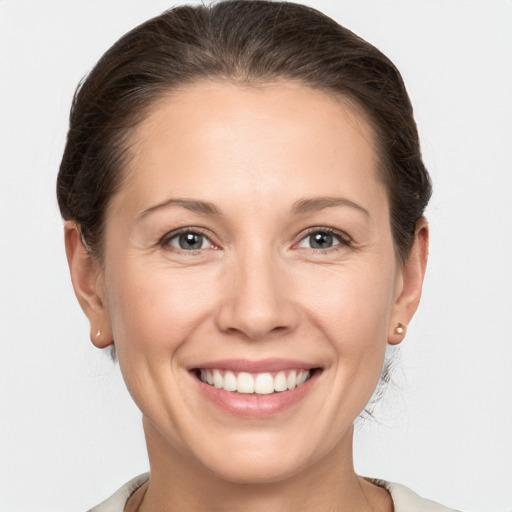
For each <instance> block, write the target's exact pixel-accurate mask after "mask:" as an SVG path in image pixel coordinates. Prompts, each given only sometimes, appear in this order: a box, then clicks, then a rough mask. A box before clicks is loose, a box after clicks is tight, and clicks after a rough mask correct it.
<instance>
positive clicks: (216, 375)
mask: <svg viewBox="0 0 512 512" xmlns="http://www.w3.org/2000/svg"><path fill="white" fill-rule="evenodd" d="M213 385H214V386H215V387H216V388H222V387H223V386H224V379H223V378H222V373H220V372H219V370H213Z"/></svg>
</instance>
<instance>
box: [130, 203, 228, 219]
mask: <svg viewBox="0 0 512 512" xmlns="http://www.w3.org/2000/svg"><path fill="white" fill-rule="evenodd" d="M169 206H181V207H182V208H186V209H187V210H190V211H192V212H197V213H203V214H206V215H215V216H219V217H220V216H221V212H220V210H219V209H218V208H217V207H216V206H215V205H214V204H213V203H209V202H207V201H197V200H195V199H167V200H166V201H163V202H161V203H158V204H156V205H155V206H152V207H151V208H148V209H147V210H144V211H143V212H142V213H141V214H140V217H141V218H142V217H145V216H146V215H148V214H150V213H153V212H154V211H155V210H160V209H161V208H168V207H169Z"/></svg>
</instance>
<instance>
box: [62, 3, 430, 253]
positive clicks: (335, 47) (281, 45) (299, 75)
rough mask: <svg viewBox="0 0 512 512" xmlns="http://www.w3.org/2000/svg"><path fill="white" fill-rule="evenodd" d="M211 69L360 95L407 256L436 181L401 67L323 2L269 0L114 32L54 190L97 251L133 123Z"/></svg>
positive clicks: (80, 106) (79, 109)
mask: <svg viewBox="0 0 512 512" xmlns="http://www.w3.org/2000/svg"><path fill="white" fill-rule="evenodd" d="M215 78H217V79H219V78H221V79H228V80H232V81H236V82H242V83H247V84H254V83H262V82H267V81H275V80H276V79H287V80H292V81H296V82H299V83H301V84H304V85H306V86H309V87H313V88H317V89H321V90H324V91H327V92H331V93H335V94H337V95H338V96H340V97H342V98H346V99H348V100H349V101H351V102H353V103H355V104H356V105H358V106H359V107H360V109H362V111H363V112H364V114H365V115H366V117H367V119H368V121H369V122H370V124H371V126H372V127H373V130H374V133H375V140H376V144H377V149H378V151H379V155H380V158H381V170H380V172H381V176H382V179H383V181H384V183H385V184H386V187H387V191H388V196H389V201H390V210H391V218H390V222H391V229H392V233H393V238H394V243H395V251H396V253H397V256H398V258H399V259H400V260H401V261H403V260H405V259H406V258H407V256H408V254H409V252H410V249H411V247H412V244H413V241H414V232H415V227H416V223H417V221H418V219H420V217H421V216H422V215H423V212H424V209H425V207H426V205H427V203H428V200H429V198H430V195H431V184H430V179H429V176H428V173H427V171H426V169H425V166H424V164H423V162H422V159H421V153H420V146H419V139H418V133H417V129H416V124H415V121H414V118H413V111H412V106H411V103H410V101H409V98H408V96H407V92H406V90H405V86H404V83H403V80H402V78H401V76H400V73H399V72H398V70H397V69H396V67H395V66H394V65H393V63H392V62H391V61H390V60H389V59H388V58H387V57H386V56H385V55H383V54H382V53H381V52H380V51H379V50H377V49H376V48H375V47H374V46H372V45H371V44H369V43H367V42H366V41H364V40H362V39H361V38H359V37H358V36H356V35H355V34H353V33H352V32H350V31H349V30H347V29H346V28H344V27H342V26H340V25H339V24H338V23H336V22H335V21H334V20H332V19H331V18H329V17H327V16H325V15H324V14H322V13H320V12H319V11H317V10H315V9H312V8H310V7H306V6H303V5H298V4H294V3H288V2H285V3H282V2H274V1H266V0H227V1H221V2H219V3H216V4H214V5H212V6H204V5H200V6H180V7H176V8H174V9H171V10H169V11H166V12H164V13H163V14H161V15H160V16H157V17H156V18H153V19H151V20H149V21H147V22H146V23H143V24H142V25H140V26H138V27H136V28H135V29H133V30H132V31H130V32H129V33H127V34H126V35H125V36H123V37H122V38H121V39H120V40H119V41H117V43H115V44H114V46H112V47H111V48H110V49H109V50H108V51H107V52H106V53H105V54H104V55H103V57H102V58H101V59H100V61H99V62H98V63H97V64H96V66H95V67H94V69H93V70H92V71H91V73H90V74H89V75H88V76H87V77H86V79H85V80H83V81H82V83H81V84H80V85H79V86H78V88H77V91H76V93H75V97H74V100H73V105H72V109H71V114H70V127H69V132H68V138H67V143H66V147H65V150H64V155H63V158H62V163H61V166H60V171H59V176H58V179H57V197H58V202H59V207H60V210H61V213H62V216H63V217H64V219H73V220H76V221H77V222H78V224H79V225H80V229H81V232H82V238H83V241H84V244H85V246H86V247H87V248H88V249H89V250H90V251H91V252H92V253H93V254H96V255H98V256H99V255H101V249H102V236H103V227H104V226H103V225H104V217H105V211H106V207H107V206H108V202H109V200H110V198H111V197H112V195H113V194H115V192H116V190H118V188H119V186H120V184H121V181H122V171H123V163H124V162H125V160H126V158H127V155H128V153H127V149H128V147H129V141H130V134H131V132H132V130H133V129H134V128H135V127H136V126H137V124H138V123H139V122H140V121H141V120H142V119H143V118H144V116H145V115H146V114H147V113H148V110H149V109H150V108H151V107H152V106H153V105H154V104H155V102H156V101H157V100H158V99H159V98H161V97H162V96H163V95H165V94H167V93H168V92H169V90H172V89H173V88H176V87H178V86H183V85H186V84H187V83H193V82H197V81H200V80H205V79H215Z"/></svg>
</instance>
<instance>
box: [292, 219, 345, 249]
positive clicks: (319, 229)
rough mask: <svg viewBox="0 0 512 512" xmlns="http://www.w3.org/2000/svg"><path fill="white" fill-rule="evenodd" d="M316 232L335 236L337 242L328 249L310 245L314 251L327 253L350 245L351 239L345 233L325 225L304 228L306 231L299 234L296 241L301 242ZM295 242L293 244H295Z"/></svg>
mask: <svg viewBox="0 0 512 512" xmlns="http://www.w3.org/2000/svg"><path fill="white" fill-rule="evenodd" d="M316 233H327V234H329V235H331V236H333V237H334V238H336V239H337V241H338V242H339V244H337V245H334V246H332V247H329V248H328V249H315V248H312V247H311V248H310V250H313V251H315V253H320V254H327V253H330V252H335V251H339V250H340V248H341V247H350V246H351V245H352V239H351V238H350V237H349V236H348V235H347V234H346V233H344V232H342V231H338V230H337V229H333V228H329V227H325V226H316V227H312V228H308V229H307V230H306V233H305V234H304V235H303V236H301V238H300V240H299V241H298V242H297V243H300V242H302V240H304V239H306V238H308V237H309V236H311V235H314V234H316ZM297 243H296V244H294V245H297Z"/></svg>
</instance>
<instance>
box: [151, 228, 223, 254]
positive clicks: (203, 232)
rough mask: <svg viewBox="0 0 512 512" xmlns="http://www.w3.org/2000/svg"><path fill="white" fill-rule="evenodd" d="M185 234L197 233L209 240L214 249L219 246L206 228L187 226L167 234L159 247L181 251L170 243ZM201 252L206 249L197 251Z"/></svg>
mask: <svg viewBox="0 0 512 512" xmlns="http://www.w3.org/2000/svg"><path fill="white" fill-rule="evenodd" d="M183 233H197V234H198V235H202V236H204V237H205V238H206V239H208V241H209V242H210V243H211V244H212V246H213V247H212V248H218V244H216V243H215V242H214V241H213V239H212V236H211V234H210V233H209V231H208V230H206V229H204V228H200V227H196V226H186V227H182V228H178V229H173V230H172V231H169V232H168V233H166V234H165V235H164V236H163V237H162V238H160V240H159V242H158V245H160V246H162V247H173V248H174V249H176V250H179V249H178V248H176V247H174V246H172V245H170V244H169V242H170V241H171V240H172V239H173V238H175V237H177V236H179V235H182V234H183ZM201 250H204V249H197V251H201ZM187 252H194V251H187Z"/></svg>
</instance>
